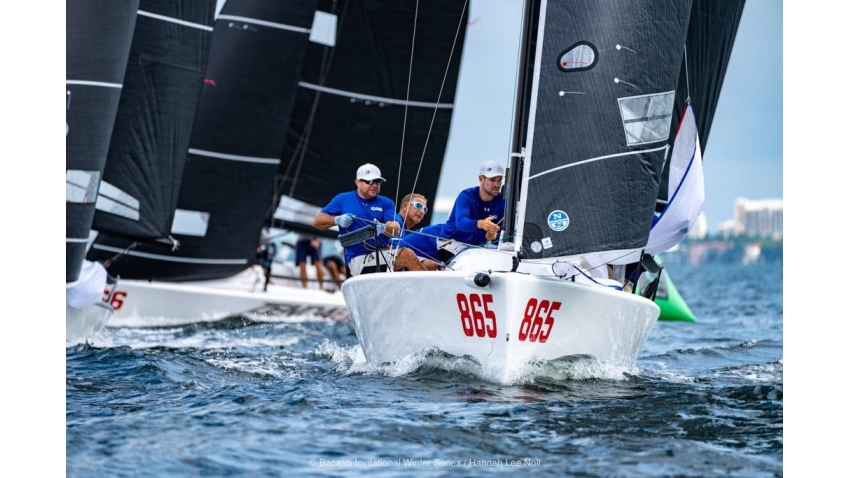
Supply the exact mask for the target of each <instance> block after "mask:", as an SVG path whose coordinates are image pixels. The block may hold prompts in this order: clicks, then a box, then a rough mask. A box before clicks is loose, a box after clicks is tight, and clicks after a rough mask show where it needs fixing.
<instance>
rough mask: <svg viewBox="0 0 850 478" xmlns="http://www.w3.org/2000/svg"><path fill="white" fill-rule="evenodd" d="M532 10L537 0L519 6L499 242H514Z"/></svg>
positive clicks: (523, 136) (537, 10)
mask: <svg viewBox="0 0 850 478" xmlns="http://www.w3.org/2000/svg"><path fill="white" fill-rule="evenodd" d="M535 12H536V13H537V14H538V15H539V14H540V7H539V0H526V2H525V8H524V9H523V26H522V37H521V40H520V41H521V44H520V49H519V52H520V54H519V60H518V61H517V87H516V91H515V92H514V96H515V104H516V106H514V115H513V126H512V127H513V136H512V138H511V156H510V163H509V164H508V177H507V178H506V179H507V181H506V184H505V191H506V192H507V193H506V198H505V199H506V203H505V225H504V228H503V229H502V241H500V243H501V242H503V241H505V239H507V241H506V242H508V243H515V240H516V238H515V237H514V234H515V232H516V212H517V201H518V200H519V197H520V185H521V184H520V183H521V178H522V168H523V158H522V150H523V146H524V143H523V138H525V133H526V124H527V123H526V118H527V116H528V101H527V99H528V95H527V91H526V90H527V85H528V84H529V76H530V75H531V74H532V73H533V72H534V70H533V69H532V68H529V66H530V65H528V58H534V57H533V56H532V55H531V48H532V46H533V42H532V41H531V39H532V38H533V35H534V28H532V25H533V23H534V14H535ZM521 246H522V244H520V243H517V244H516V245H515V247H514V250H516V251H519V250H520V248H521Z"/></svg>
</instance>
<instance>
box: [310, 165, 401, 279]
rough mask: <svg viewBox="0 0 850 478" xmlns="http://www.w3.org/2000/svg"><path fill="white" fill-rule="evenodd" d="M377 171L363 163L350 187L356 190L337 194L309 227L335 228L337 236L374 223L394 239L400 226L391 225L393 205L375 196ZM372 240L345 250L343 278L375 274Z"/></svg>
mask: <svg viewBox="0 0 850 478" xmlns="http://www.w3.org/2000/svg"><path fill="white" fill-rule="evenodd" d="M385 181H386V180H385V179H384V178H382V177H381V170H380V169H378V167H377V166H375V165H374V164H369V163H366V164H364V165H363V166H360V167H359V168H358V169H357V179H355V181H354V184H355V185H356V186H357V189H355V190H354V191H349V192H345V193H340V194H337V195H336V197H334V198H333V199H332V200H331V202H330V203H329V204H328V205H327V206H325V207H324V208H322V210H321V211H320V212H319V213H317V214H316V217H315V218H314V219H313V227H315V228H317V229H330V228H331V227H334V226H339V233H340V234H346V233H348V232H352V231H357V230H359V229H361V228H363V227H368V226H370V225H374V224H375V223H378V226H377V227H378V232H379V233H380V234H382V235H383V236H385V237H390V236H394V235H397V234H398V233H399V232H400V230H401V226H400V224H399V223H398V222H396V221H395V205H394V204H393V201H392V200H391V199H390V198H388V197H385V196H381V195H379V193H380V192H381V184H383V183H384V182H385ZM378 252H380V251H376V248H375V243H374V240H369V241H366V242H360V243H357V244H353V245H351V246H348V247H346V248H345V264H346V275H347V276H348V277H351V276H356V275H360V274H368V273H371V272H377V264H378V258H377V257H376V255H375V254H376V253H378ZM380 264H381V270H382V271H383V270H386V267H387V266H386V264H387V262H386V260H385V258H383V257H382V258H381V259H380Z"/></svg>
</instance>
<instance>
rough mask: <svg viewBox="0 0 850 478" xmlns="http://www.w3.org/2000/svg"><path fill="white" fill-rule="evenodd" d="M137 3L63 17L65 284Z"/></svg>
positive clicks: (72, 6)
mask: <svg viewBox="0 0 850 478" xmlns="http://www.w3.org/2000/svg"><path fill="white" fill-rule="evenodd" d="M138 6H139V2H138V0H135V1H127V2H112V1H98V0H68V2H67V4H66V7H67V8H66V15H65V77H66V79H65V87H66V96H65V102H66V105H65V109H66V113H65V115H66V120H65V121H66V129H65V181H66V185H65V281H66V282H73V281H75V280H77V278H78V277H79V275H80V268H81V266H82V263H83V259H84V258H85V255H86V245H87V243H88V240H89V232H90V231H91V226H92V221H93V220H94V215H95V202H96V200H97V192H98V186H99V185H100V180H101V176H102V175H103V168H104V165H105V164H106V154H107V151H108V149H109V138H110V137H111V135H112V127H113V125H114V123H115V114H116V111H117V110H118V101H119V98H120V97H121V88H122V85H123V83H124V71H125V70H126V68H127V57H128V55H129V54H130V44H131V41H132V38H133V27H134V25H135V23H136V10H138Z"/></svg>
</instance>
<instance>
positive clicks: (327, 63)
mask: <svg viewBox="0 0 850 478" xmlns="http://www.w3.org/2000/svg"><path fill="white" fill-rule="evenodd" d="M335 10H336V2H333V7H332V8H331V13H335ZM347 10H348V2H346V3H345V4H344V5H343V7H342V13H341V14H340V15H339V23H338V24H337V25H338V26H337V31H336V33H337V35H336V36H337V37H338V36H339V33H340V32H342V25H343V23H344V22H345V13H346V11H347ZM328 49H331V50H330V53H329V52H328ZM334 53H336V47H335V46H334V47H328V46H326V47H325V51H324V52H323V54H322V68H321V73H320V75H319V81H318V83H319V86H325V82H326V81H327V78H328V74H329V73H330V69H331V63H333V58H334ZM321 96H322V92H321V91H318V90H317V91H316V97H315V98H313V106H312V107H311V108H310V116H309V117H308V119H307V125H306V126H305V128H304V134H302V135H301V137H300V138H298V144H297V145H296V146H295V150H294V151H293V157H295V156H297V157H298V161H297V162H296V167H295V174H294V175H293V176H292V187H290V188H289V197H292V196H293V195H295V186H296V185H297V184H298V176H299V175H300V174H301V166H302V165H303V164H304V156H305V155H306V154H307V145H308V144H309V142H310V135H311V134H312V133H313V123H314V120H315V119H316V110H317V109H318V107H319V98H321ZM291 167H292V161H290V162H289V164H288V165H287V166H286V171H285V172H284V177H286V176H288V175H289V171H290V168H291Z"/></svg>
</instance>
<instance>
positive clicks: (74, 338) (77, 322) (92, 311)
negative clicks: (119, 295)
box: [65, 302, 113, 346]
mask: <svg viewBox="0 0 850 478" xmlns="http://www.w3.org/2000/svg"><path fill="white" fill-rule="evenodd" d="M112 313H113V311H112V307H110V306H109V305H107V304H105V303H103V302H99V303H96V304H92V305H90V306H88V307H84V308H82V309H77V308H74V307H71V306H70V305H68V304H65V345H66V346H68V345H77V344H82V343H85V342H86V341H87V340H88V339H90V338H92V336H94V335H95V334H97V333H98V332H100V331H101V330H103V328H104V327H106V322H107V321H108V320H109V318H110V317H111V316H112Z"/></svg>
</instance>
